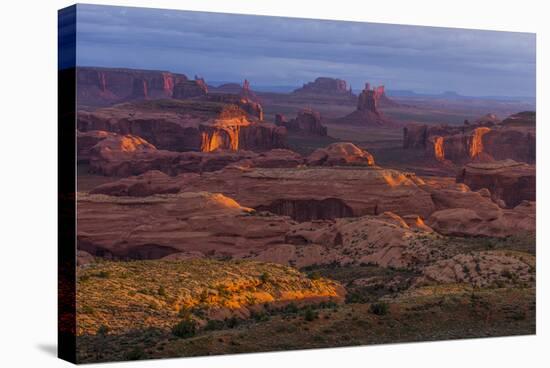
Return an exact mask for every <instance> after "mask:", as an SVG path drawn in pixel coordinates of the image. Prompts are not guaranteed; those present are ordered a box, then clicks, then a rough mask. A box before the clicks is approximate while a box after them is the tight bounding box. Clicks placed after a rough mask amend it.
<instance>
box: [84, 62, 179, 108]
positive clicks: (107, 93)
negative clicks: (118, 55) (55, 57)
mask: <svg viewBox="0 0 550 368" xmlns="http://www.w3.org/2000/svg"><path fill="white" fill-rule="evenodd" d="M76 78H77V101H78V104H79V105H91V106H104V105H111V104H114V103H117V102H121V101H126V100H130V99H142V98H152V99H155V98H170V97H172V94H173V91H174V86H175V85H176V84H177V83H180V82H184V81H186V80H187V77H186V76H185V75H184V74H177V73H170V72H166V71H154V70H138V69H122V68H98V67H79V68H77V72H76Z"/></svg>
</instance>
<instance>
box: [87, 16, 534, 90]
mask: <svg viewBox="0 0 550 368" xmlns="http://www.w3.org/2000/svg"><path fill="white" fill-rule="evenodd" d="M77 65H79V66H104V67H128V68H141V69H157V70H169V71H172V72H180V73H184V74H187V75H188V76H193V75H195V74H198V75H201V76H203V77H204V78H205V79H206V80H207V82H208V81H242V80H243V79H244V78H248V79H249V80H250V81H251V84H252V86H253V87H254V85H256V86H300V85H302V84H303V83H305V82H308V81H311V80H313V79H315V78H316V77H319V76H328V77H335V78H341V79H345V80H347V81H348V82H349V83H351V85H352V87H354V89H355V90H357V89H359V88H360V87H362V86H363V84H364V82H365V81H370V82H372V83H374V84H385V85H386V86H387V88H388V89H393V90H414V91H416V92H423V93H439V92H442V91H456V92H458V93H460V94H463V95H469V96H534V95H535V35H534V34H529V33H514V32H494V31H478V30H464V29H451V28H436V27H418V26H402V25H389V24H376V23H358V22H342V21H326V20H310V19H296V18H294V19H293V18H280V17H265V16H251V15H231V14H218V13H202V12H186V11H175V10H160V9H144V8H127V7H109V6H95V5H78V8H77Z"/></svg>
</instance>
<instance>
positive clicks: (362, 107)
mask: <svg viewBox="0 0 550 368" xmlns="http://www.w3.org/2000/svg"><path fill="white" fill-rule="evenodd" d="M382 94H384V89H383V88H382V89H379V87H375V88H374V89H372V88H371V86H370V84H369V83H366V84H365V89H364V90H363V91H362V92H361V93H360V94H359V98H358V101H357V109H356V110H355V111H354V112H352V113H351V114H349V115H346V116H345V117H343V118H341V119H339V122H341V123H342V124H353V125H362V126H367V127H378V128H394V127H396V124H395V123H394V122H392V121H391V120H389V119H388V118H387V117H385V116H384V114H383V113H382V112H381V111H380V110H379V101H380V98H381V96H382ZM384 95H385V94H384Z"/></svg>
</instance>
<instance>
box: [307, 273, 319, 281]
mask: <svg viewBox="0 0 550 368" xmlns="http://www.w3.org/2000/svg"><path fill="white" fill-rule="evenodd" d="M307 276H308V277H309V279H310V280H320V279H321V277H322V276H321V274H320V273H319V271H313V272H312V273H310V274H309V275H307Z"/></svg>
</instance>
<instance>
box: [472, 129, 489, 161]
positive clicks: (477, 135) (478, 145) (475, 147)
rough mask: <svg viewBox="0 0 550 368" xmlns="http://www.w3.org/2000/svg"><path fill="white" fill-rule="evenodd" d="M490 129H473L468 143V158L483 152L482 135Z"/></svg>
mask: <svg viewBox="0 0 550 368" xmlns="http://www.w3.org/2000/svg"><path fill="white" fill-rule="evenodd" d="M490 131H491V129H489V128H487V127H482V128H476V129H475V130H474V133H473V134H472V141H471V143H470V158H474V157H476V156H477V155H479V154H480V153H482V152H483V136H484V135H485V134H487V133H488V132H490Z"/></svg>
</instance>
